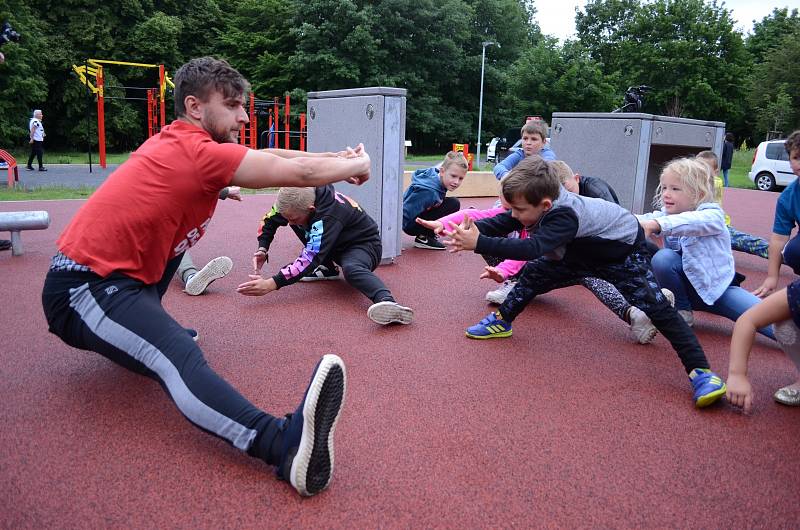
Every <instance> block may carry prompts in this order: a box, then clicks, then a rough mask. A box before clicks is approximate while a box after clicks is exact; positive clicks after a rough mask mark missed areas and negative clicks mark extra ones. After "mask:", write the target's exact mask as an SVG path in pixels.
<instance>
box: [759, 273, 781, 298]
mask: <svg viewBox="0 0 800 530" xmlns="http://www.w3.org/2000/svg"><path fill="white" fill-rule="evenodd" d="M777 288H778V278H773V277H771V276H767V277H766V278H765V279H764V283H762V284H761V285H760V286H759V287H758V289H756V290H755V291H753V294H754V295H756V296H757V297H759V298H766V297H767V296H769V295H771V294H772V293H773V292H774V291H775V289H777Z"/></svg>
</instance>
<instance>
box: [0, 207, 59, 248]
mask: <svg viewBox="0 0 800 530" xmlns="http://www.w3.org/2000/svg"><path fill="white" fill-rule="evenodd" d="M49 226H50V214H48V213H47V212H45V211H42V210H39V211H32V212H0V232H11V255H12V256H21V255H22V253H23V250H22V236H21V234H20V232H22V230H44V229H45V228H47V227H49Z"/></svg>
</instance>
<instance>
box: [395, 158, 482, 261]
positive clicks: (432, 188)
mask: <svg viewBox="0 0 800 530" xmlns="http://www.w3.org/2000/svg"><path fill="white" fill-rule="evenodd" d="M467 167H468V165H467V159H466V158H464V155H463V154H462V153H458V152H456V151H450V152H449V153H447V155H445V157H444V161H443V162H442V163H441V164H440V166H439V167H436V166H434V167H429V168H428V169H418V170H416V171H415V172H414V175H413V176H412V177H411V185H410V186H409V187H408V189H407V190H406V192H405V193H404V194H403V232H405V233H406V234H408V235H410V236H416V237H415V238H414V246H415V247H417V248H427V249H431V250H444V245H442V243H441V242H440V241H439V238H438V237H437V236H436V234H435V233H433V231H432V230H430V229H428V228H425V227H424V226H421V225H419V224H417V222H416V219H417V217H419V218H420V219H428V220H435V219H439V218H440V217H444V216H446V215H450V214H451V213H455V212H457V211H458V210H459V209H460V208H461V203H460V202H459V200H458V199H456V198H455V197H446V196H445V195H447V192H448V191H453V190H455V189H457V188H458V187H459V186H461V183H462V182H463V181H464V177H466V175H467Z"/></svg>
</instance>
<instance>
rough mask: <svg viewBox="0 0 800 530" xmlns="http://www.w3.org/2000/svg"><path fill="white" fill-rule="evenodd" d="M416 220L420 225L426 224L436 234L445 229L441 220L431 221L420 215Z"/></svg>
mask: <svg viewBox="0 0 800 530" xmlns="http://www.w3.org/2000/svg"><path fill="white" fill-rule="evenodd" d="M416 221H417V224H418V225H421V226H424V227H425V228H427V229H428V230H433V232H434V233H435V234H436V235H439V234H441V233H442V230H444V225H443V224H442V223H441V222H440V221H429V220H427V219H420V218H419V217H417V219H416Z"/></svg>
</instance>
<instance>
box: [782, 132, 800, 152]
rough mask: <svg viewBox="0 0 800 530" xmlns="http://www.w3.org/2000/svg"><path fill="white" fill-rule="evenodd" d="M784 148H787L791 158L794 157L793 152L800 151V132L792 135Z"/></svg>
mask: <svg viewBox="0 0 800 530" xmlns="http://www.w3.org/2000/svg"><path fill="white" fill-rule="evenodd" d="M783 146H784V147H785V148H786V152H787V153H789V156H792V151H800V130H798V131H795V132H793V133H792V134H790V135H789V138H787V139H786V143H785V144H783Z"/></svg>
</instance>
